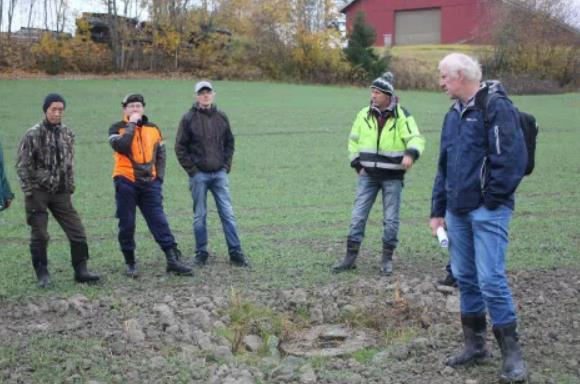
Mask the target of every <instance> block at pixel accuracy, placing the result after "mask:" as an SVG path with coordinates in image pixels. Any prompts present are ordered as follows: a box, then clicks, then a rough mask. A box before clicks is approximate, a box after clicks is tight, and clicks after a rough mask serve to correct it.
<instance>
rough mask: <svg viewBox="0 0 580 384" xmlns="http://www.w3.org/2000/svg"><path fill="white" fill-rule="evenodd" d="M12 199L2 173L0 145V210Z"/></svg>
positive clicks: (2, 158) (0, 149)
mask: <svg viewBox="0 0 580 384" xmlns="http://www.w3.org/2000/svg"><path fill="white" fill-rule="evenodd" d="M13 198H14V194H13V193H12V190H11V189H10V184H9V183H8V179H7V178H6V173H5V172H4V154H3V153H2V144H0V210H2V209H3V208H4V202H5V201H6V200H12V199H13Z"/></svg>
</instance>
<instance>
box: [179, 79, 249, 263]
mask: <svg viewBox="0 0 580 384" xmlns="http://www.w3.org/2000/svg"><path fill="white" fill-rule="evenodd" d="M194 90H195V94H196V103H195V104H194V105H193V106H192V107H191V109H190V110H189V111H188V112H187V113H185V114H184V115H183V118H182V119H181V122H180V124H179V128H178V131H177V137H176V139H175V153H176V155H177V159H178V160H179V163H180V164H181V166H182V167H183V169H184V170H185V172H187V174H188V175H189V186H190V189H191V196H192V198H193V215H194V217H193V233H194V237H195V244H196V249H195V257H194V263H195V265H198V266H202V265H205V264H206V263H207V259H208V257H209V253H208V250H207V243H208V239H207V228H206V217H207V192H208V191H210V192H211V193H212V194H213V196H214V199H215V202H216V206H217V210H218V214H219V217H220V220H221V222H222V227H223V230H224V235H225V238H226V242H227V245H228V253H229V256H230V262H231V263H232V264H233V265H236V266H240V267H249V261H248V259H247V257H246V256H245V255H244V253H243V252H242V246H241V244H240V239H239V237H238V231H237V228H236V218H235V216H234V209H233V205H232V199H231V195H230V189H229V179H228V175H227V174H228V173H229V172H230V170H231V168H232V158H233V156H234V136H233V134H232V131H231V128H230V122H229V120H228V118H227V116H226V114H225V113H224V112H222V111H220V110H218V109H217V108H216V106H215V105H214V104H213V100H214V97H215V92H214V89H213V86H212V84H211V83H210V82H209V81H200V82H198V83H197V84H196V85H195V88H194Z"/></svg>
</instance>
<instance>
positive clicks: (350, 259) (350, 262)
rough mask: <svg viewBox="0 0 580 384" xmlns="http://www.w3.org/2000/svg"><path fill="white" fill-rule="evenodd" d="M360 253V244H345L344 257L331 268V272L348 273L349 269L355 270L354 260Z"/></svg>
mask: <svg viewBox="0 0 580 384" xmlns="http://www.w3.org/2000/svg"><path fill="white" fill-rule="evenodd" d="M359 251H360V243H358V242H356V241H352V240H348V241H347V242H346V255H345V256H344V259H342V261H340V262H338V263H336V264H335V265H334V267H332V271H333V272H335V273H339V272H344V271H348V270H349V269H355V268H356V258H357V257H358V253H359Z"/></svg>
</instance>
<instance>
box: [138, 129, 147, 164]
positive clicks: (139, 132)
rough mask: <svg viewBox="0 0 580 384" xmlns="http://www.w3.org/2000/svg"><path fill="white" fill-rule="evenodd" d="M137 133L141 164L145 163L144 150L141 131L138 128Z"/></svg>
mask: <svg viewBox="0 0 580 384" xmlns="http://www.w3.org/2000/svg"><path fill="white" fill-rule="evenodd" d="M137 129H138V133H137V140H138V141H139V145H140V147H141V164H144V163H146V161H145V148H144V147H143V137H142V136H141V130H140V129H139V128H137Z"/></svg>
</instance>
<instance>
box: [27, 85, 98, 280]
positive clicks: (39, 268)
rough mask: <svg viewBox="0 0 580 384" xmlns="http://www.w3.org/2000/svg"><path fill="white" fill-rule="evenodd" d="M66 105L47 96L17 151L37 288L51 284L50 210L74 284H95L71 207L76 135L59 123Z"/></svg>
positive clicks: (78, 222)
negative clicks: (41, 113) (62, 237)
mask: <svg viewBox="0 0 580 384" xmlns="http://www.w3.org/2000/svg"><path fill="white" fill-rule="evenodd" d="M65 106H66V103H65V100H64V99H63V98H62V96H60V95H58V94H55V93H51V94H49V95H47V96H46V98H45V100H44V104H43V111H44V113H45V117H44V119H43V120H42V121H41V122H40V123H38V124H36V125H35V126H34V127H32V128H30V129H29V130H28V131H27V132H26V134H25V135H24V137H23V138H22V141H21V142H20V145H19V147H18V156H17V163H16V170H17V173H18V178H19V180H20V187H21V188H22V192H23V193H24V195H25V201H24V202H25V209H26V220H27V223H28V225H29V226H30V235H31V236H30V253H31V255H32V265H33V267H34V271H35V272H36V277H37V279H38V286H39V287H41V288H45V287H47V286H48V285H50V275H49V272H48V258H47V247H48V240H49V234H48V211H50V212H51V213H52V215H53V216H54V218H55V219H56V221H57V222H58V223H59V224H60V226H61V228H62V229H63V230H64V232H65V233H66V236H67V237H68V240H69V242H70V248H71V259H72V265H73V268H74V271H75V275H74V278H75V281H77V282H80V283H87V282H94V281H98V280H99V275H97V274H93V273H90V272H89V271H88V270H87V260H88V258H89V251H88V246H87V237H86V234H85V229H84V227H83V224H82V222H81V219H80V217H79V215H78V213H77V211H76V210H75V209H74V207H73V206H72V201H71V194H72V193H73V192H74V189H75V186H74V174H73V161H74V134H73V132H72V131H71V130H70V129H69V128H67V127H66V126H65V125H63V124H62V117H63V114H64V109H65Z"/></svg>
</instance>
